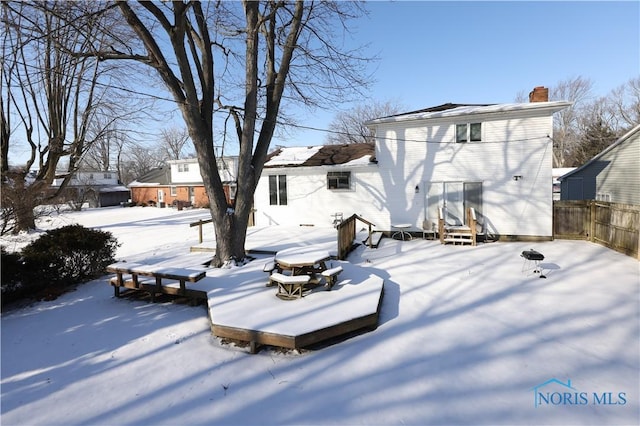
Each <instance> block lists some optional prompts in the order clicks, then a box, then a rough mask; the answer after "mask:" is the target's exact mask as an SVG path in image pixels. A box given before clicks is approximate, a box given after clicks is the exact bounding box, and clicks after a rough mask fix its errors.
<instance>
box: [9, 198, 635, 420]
mask: <svg viewBox="0 0 640 426" xmlns="http://www.w3.org/2000/svg"><path fill="white" fill-rule="evenodd" d="M207 217H208V216H207V211H205V210H183V211H177V210H174V209H156V208H111V209H94V210H87V211H83V212H69V213H65V214H63V215H62V216H52V217H50V218H48V219H45V220H43V221H42V222H41V223H40V225H39V227H40V228H41V229H43V230H44V229H47V228H50V227H55V226H60V224H61V223H80V224H82V225H85V226H88V227H95V228H99V229H102V230H106V231H110V232H112V233H113V234H114V235H115V236H116V237H117V238H118V240H119V241H120V242H122V243H123V244H122V246H121V247H120V249H119V251H118V253H117V257H118V258H119V259H127V260H129V261H137V260H154V259H155V260H158V259H168V258H170V257H171V256H177V255H185V254H187V253H188V251H189V247H190V246H192V245H195V244H196V243H197V230H196V228H189V226H188V224H189V223H191V222H193V221H195V220H198V219H201V218H207ZM207 231H208V232H211V228H207ZM334 233H335V231H334V230H333V228H327V229H322V228H312V229H308V228H307V229H300V228H289V229H284V228H269V229H265V228H262V229H258V228H255V229H250V231H249V236H248V242H247V247H251V248H260V247H265V248H270V249H273V248H275V249H279V248H284V247H288V246H292V245H304V244H311V243H326V242H327V241H328V240H330V239H331V238H333V236H334V235H335V234H334ZM2 243H3V244H5V245H7V246H9V248H10V249H11V248H18V247H20V246H21V245H23V244H24V243H25V238H24V236H22V237H21V238H18V239H6V238H3V240H2ZM531 248H533V249H536V250H538V251H540V252H542V253H543V254H544V255H545V260H544V262H543V267H544V274H545V275H546V277H547V278H546V279H540V278H538V277H537V275H534V274H531V273H529V272H528V271H525V272H523V271H522V267H523V259H522V258H521V257H520V253H521V252H522V251H523V250H527V249H531ZM258 261H260V260H258ZM349 261H350V262H352V263H354V264H357V265H361V266H364V267H367V268H371V269H372V270H375V272H376V274H378V275H380V276H382V277H383V278H384V279H385V297H384V300H383V305H382V311H381V321H380V325H379V327H378V329H377V330H375V331H373V332H370V333H365V334H361V335H359V336H356V337H353V338H351V339H348V340H346V341H344V342H341V343H338V344H335V345H333V346H329V347H325V348H323V349H318V350H314V351H303V352H302V353H301V354H297V353H293V352H284V353H283V352H281V351H275V350H263V351H261V352H260V353H259V354H257V355H250V354H248V353H247V349H246V348H238V347H235V346H230V345H225V344H223V343H222V342H220V341H219V340H218V339H216V338H214V337H212V335H211V333H210V328H209V321H208V319H207V316H206V308H205V307H204V306H197V307H191V306H188V305H183V304H174V303H156V304H151V303H147V302H145V301H136V300H132V299H126V298H124V299H115V298H113V290H112V288H111V287H109V286H108V285H107V283H106V279H107V277H106V276H105V277H104V278H103V279H99V280H95V281H92V282H90V283H87V284H85V285H82V286H80V287H78V289H77V290H76V291H74V292H71V293H68V294H65V295H63V296H62V297H60V298H59V299H57V300H55V301H51V302H40V303H36V304H33V305H31V306H29V307H24V308H20V309H13V310H9V311H6V312H3V314H2V320H1V327H2V328H1V335H2V341H1V343H2V347H1V351H2V353H1V356H2V359H1V361H2V364H1V382H0V385H1V401H0V402H1V417H0V421H1V423H2V424H3V425H26V424H29V425H39V424H66V425H69V424H91V425H107V424H108V425H115V424H117V425H124V424H127V425H151V424H153V425H156V424H167V425H178V424H179V425H185V424H209V425H211V424H217V425H228V424H246V425H250V424H251V425H253V424H341V425H342V424H345V425H346V424H348V425H351V424H367V425H377V424H394V425H396V424H415V425H418V424H420V425H424V424H438V425H442V424H447V425H448V424H469V425H478V424H562V425H567V424H594V425H602V424H626V425H637V424H640V405H639V402H638V401H639V400H640V390H639V387H640V385H639V383H640V267H639V263H638V261H637V260H635V259H632V258H630V257H627V256H624V255H622V254H618V253H616V252H614V251H611V250H608V249H606V248H604V247H601V246H598V245H595V244H590V243H587V242H582V241H554V242H545V243H535V244H531V243H526V244H525V243H492V244H484V245H479V246H477V247H461V246H456V247H454V246H442V245H440V244H438V242H434V241H423V240H413V241H407V242H402V241H395V240H390V239H383V240H382V242H381V245H380V247H379V248H378V249H367V248H365V247H360V248H358V249H357V250H356V251H355V252H354V253H352V254H351V255H350V258H349ZM230 273H234V274H238V273H242V268H236V269H233V270H230ZM293 303H295V302H293ZM246 315H251V312H246Z"/></svg>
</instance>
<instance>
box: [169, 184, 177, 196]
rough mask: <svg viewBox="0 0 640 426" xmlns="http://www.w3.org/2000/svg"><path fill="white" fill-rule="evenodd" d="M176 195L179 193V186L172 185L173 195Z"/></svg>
mask: <svg viewBox="0 0 640 426" xmlns="http://www.w3.org/2000/svg"><path fill="white" fill-rule="evenodd" d="M176 195H178V187H176V186H172V187H171V196H172V197H175V196H176Z"/></svg>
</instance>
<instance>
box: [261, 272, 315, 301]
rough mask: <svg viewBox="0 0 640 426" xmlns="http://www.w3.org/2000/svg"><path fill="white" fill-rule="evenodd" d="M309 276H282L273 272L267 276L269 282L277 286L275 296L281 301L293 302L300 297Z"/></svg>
mask: <svg viewBox="0 0 640 426" xmlns="http://www.w3.org/2000/svg"><path fill="white" fill-rule="evenodd" d="M310 279H311V277H310V276H309V275H284V274H281V273H280V272H274V273H273V274H271V275H270V276H269V282H275V283H277V284H278V292H277V293H276V296H278V297H279V298H280V299H283V300H293V299H299V298H301V297H302V290H303V289H304V286H305V285H306V284H308V283H309V280H310Z"/></svg>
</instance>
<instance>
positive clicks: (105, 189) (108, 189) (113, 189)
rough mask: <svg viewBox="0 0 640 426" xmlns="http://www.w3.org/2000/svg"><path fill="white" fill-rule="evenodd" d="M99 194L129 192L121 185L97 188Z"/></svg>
mask: <svg viewBox="0 0 640 426" xmlns="http://www.w3.org/2000/svg"><path fill="white" fill-rule="evenodd" d="M99 190H100V192H129V188H127V187H126V186H123V185H117V186H105V187H101V188H99Z"/></svg>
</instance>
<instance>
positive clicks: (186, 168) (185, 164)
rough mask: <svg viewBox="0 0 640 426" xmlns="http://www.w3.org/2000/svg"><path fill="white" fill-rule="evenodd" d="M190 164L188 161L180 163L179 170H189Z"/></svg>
mask: <svg viewBox="0 0 640 426" xmlns="http://www.w3.org/2000/svg"><path fill="white" fill-rule="evenodd" d="M188 171H189V164H188V163H180V164H178V172H188Z"/></svg>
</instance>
